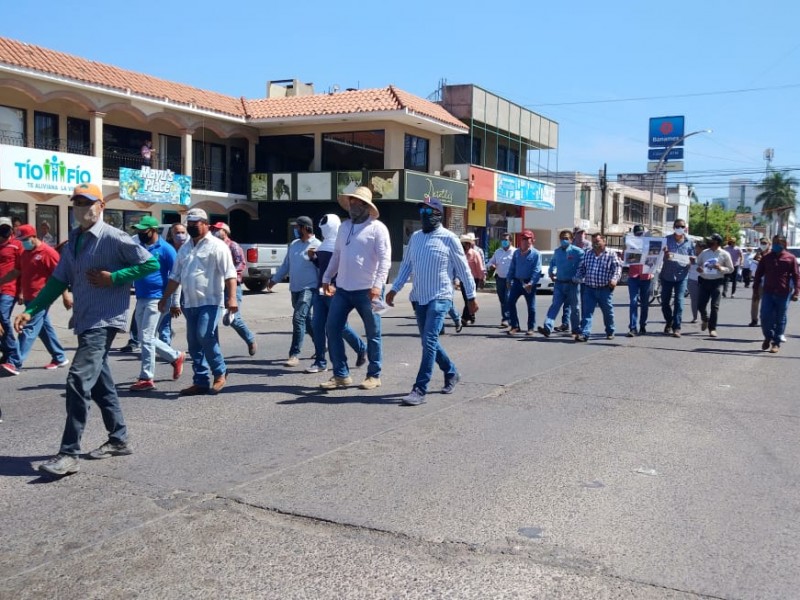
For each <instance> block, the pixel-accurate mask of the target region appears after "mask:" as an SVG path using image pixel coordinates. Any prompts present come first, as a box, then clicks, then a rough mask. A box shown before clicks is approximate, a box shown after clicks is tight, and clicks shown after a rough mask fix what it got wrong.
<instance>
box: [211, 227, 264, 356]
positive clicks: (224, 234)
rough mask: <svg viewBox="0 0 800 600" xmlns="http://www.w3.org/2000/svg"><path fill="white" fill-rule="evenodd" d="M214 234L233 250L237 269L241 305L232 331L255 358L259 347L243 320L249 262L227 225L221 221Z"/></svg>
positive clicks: (238, 300)
mask: <svg viewBox="0 0 800 600" xmlns="http://www.w3.org/2000/svg"><path fill="white" fill-rule="evenodd" d="M211 230H212V233H213V234H214V236H215V237H218V238H219V239H221V240H222V241H223V242H225V244H226V245H227V246H228V248H230V250H231V259H232V260H233V266H234V268H235V269H236V302H237V303H238V304H239V310H238V311H237V312H236V313H235V314H234V315H233V320H232V321H231V329H233V330H234V331H235V332H236V333H237V334H239V337H240V338H242V339H243V340H244V343H245V344H247V352H248V354H250V356H255V354H256V351H257V350H258V347H257V346H256V336H255V335H253V332H252V331H250V328H249V327H248V326H247V323H245V322H244V319H243V318H242V298H243V293H242V273H244V270H245V269H246V268H247V261H246V260H245V257H244V250H242V247H241V246H240V245H239V244H237V243H236V242H234V241H233V239H232V238H231V228H230V227H229V226H228V224H227V223H223V222H222V221H219V222H217V223H214V224H213V225H212V226H211Z"/></svg>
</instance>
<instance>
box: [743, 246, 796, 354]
mask: <svg viewBox="0 0 800 600" xmlns="http://www.w3.org/2000/svg"><path fill="white" fill-rule="evenodd" d="M756 293H759V294H760V296H761V331H762V332H763V333H764V342H763V343H762V344H761V349H762V350H769V351H770V352H771V353H772V354H775V353H777V352H778V351H779V350H780V347H781V341H782V339H783V332H784V330H785V329H786V312H787V310H788V308H789V300H790V299H791V301H793V302H797V299H798V297H800V270H799V269H798V268H797V259H795V257H794V254H792V253H791V252H788V251H787V250H786V237H785V236H783V235H776V236H775V237H773V238H772V248H771V252H769V253H768V254H765V255H764V257H763V258H762V259H761V260H760V261H759V262H758V268H756V274H755V278H754V279H753V295H755V294H756Z"/></svg>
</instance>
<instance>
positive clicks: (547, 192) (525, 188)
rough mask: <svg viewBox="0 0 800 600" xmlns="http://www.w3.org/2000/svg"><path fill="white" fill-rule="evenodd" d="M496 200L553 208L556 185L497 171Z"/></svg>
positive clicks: (528, 206)
mask: <svg viewBox="0 0 800 600" xmlns="http://www.w3.org/2000/svg"><path fill="white" fill-rule="evenodd" d="M497 201H498V202H505V203H506V204H514V205H516V206H524V207H526V208H539V209H541V210H555V208H556V186H554V185H553V184H552V183H543V182H541V181H537V180H535V179H528V178H525V177H516V176H514V175H505V174H500V173H498V174H497Z"/></svg>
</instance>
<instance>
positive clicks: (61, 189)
mask: <svg viewBox="0 0 800 600" xmlns="http://www.w3.org/2000/svg"><path fill="white" fill-rule="evenodd" d="M101 180H102V162H101V160H100V159H99V158H97V157H94V156H84V155H83V154H69V153H66V152H52V151H50V150H37V149H36V148H23V147H20V146H4V145H0V189H4V190H19V191H23V192H41V193H45V194H68V193H70V192H72V190H73V188H74V187H75V186H76V185H79V184H81V183H97V184H99V183H100V181H101Z"/></svg>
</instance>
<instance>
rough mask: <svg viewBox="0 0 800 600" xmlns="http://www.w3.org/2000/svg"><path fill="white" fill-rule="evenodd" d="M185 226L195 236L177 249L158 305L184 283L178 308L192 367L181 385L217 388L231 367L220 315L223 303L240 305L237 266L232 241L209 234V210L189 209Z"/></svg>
mask: <svg viewBox="0 0 800 600" xmlns="http://www.w3.org/2000/svg"><path fill="white" fill-rule="evenodd" d="M186 231H187V233H188V234H189V237H190V238H191V239H190V240H189V241H188V242H186V243H185V244H184V245H183V247H182V248H181V250H180V252H178V257H177V260H176V261H175V266H174V267H173V268H172V272H171V273H170V275H169V283H168V284H167V289H166V290H164V297H163V298H161V300H159V301H158V310H159V311H160V312H162V313H163V312H166V310H167V302H168V298H170V297H171V296H172V295H173V294H174V293H175V292H176V291H177V289H178V287H179V286H180V287H181V290H182V298H183V307H182V308H181V309H180V310H181V311H182V312H183V315H184V317H185V318H186V341H187V342H188V345H189V355H190V356H191V358H192V370H193V371H194V377H193V378H192V385H190V386H189V387H187V388H184V389H182V390H181V391H180V395H181V396H199V395H203V394H218V393H219V392H220V391H222V388H224V387H225V384H226V382H227V373H228V369H227V367H226V366H225V357H224V356H223V355H222V349H221V348H220V345H219V321H220V317H221V316H222V309H223V307H224V308H225V309H226V310H227V311H228V313H231V314H233V313H236V312H237V311H238V310H239V304H238V303H237V302H236V269H235V268H234V266H233V259H232V258H231V251H230V250H229V249H228V246H226V245H225V242H223V241H222V240H220V239H218V238H215V237H214V236H213V235H211V226H210V224H209V222H208V214H207V213H206V211H204V210H203V209H202V208H191V209H189V211H187V213H186ZM173 308H174V307H173ZM173 316H174V313H173Z"/></svg>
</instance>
